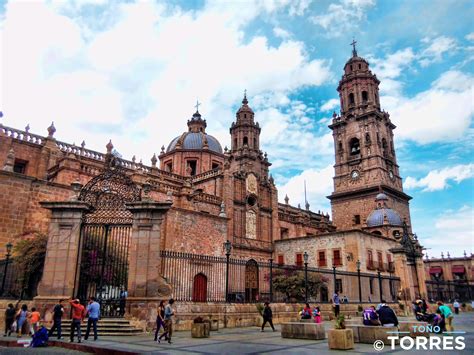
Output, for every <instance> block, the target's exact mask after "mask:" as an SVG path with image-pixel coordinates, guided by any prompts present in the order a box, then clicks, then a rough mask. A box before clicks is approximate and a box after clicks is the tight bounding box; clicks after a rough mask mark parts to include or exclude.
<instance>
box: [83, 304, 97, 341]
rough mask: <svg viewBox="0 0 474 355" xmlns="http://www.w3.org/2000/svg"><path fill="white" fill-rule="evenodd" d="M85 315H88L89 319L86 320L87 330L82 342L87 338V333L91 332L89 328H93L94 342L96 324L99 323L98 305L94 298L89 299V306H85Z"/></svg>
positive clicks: (95, 338)
mask: <svg viewBox="0 0 474 355" xmlns="http://www.w3.org/2000/svg"><path fill="white" fill-rule="evenodd" d="M87 314H88V315H89V319H87V329H86V336H85V337H84V340H87V339H88V338H89V333H90V330H91V326H92V327H93V328H94V341H95V340H97V322H98V321H99V317H100V304H99V303H98V302H97V300H96V299H95V297H91V298H90V299H89V304H88V305H87Z"/></svg>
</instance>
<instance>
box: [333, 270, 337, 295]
mask: <svg viewBox="0 0 474 355" xmlns="http://www.w3.org/2000/svg"><path fill="white" fill-rule="evenodd" d="M332 276H333V280H334V294H335V293H336V292H337V285H336V265H334V264H333V265H332Z"/></svg>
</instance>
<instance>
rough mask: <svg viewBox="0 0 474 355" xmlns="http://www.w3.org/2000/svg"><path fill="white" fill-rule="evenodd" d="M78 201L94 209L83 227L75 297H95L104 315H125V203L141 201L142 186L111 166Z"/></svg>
mask: <svg viewBox="0 0 474 355" xmlns="http://www.w3.org/2000/svg"><path fill="white" fill-rule="evenodd" d="M79 200H81V201H84V202H87V203H89V204H90V205H91V207H92V209H91V211H89V213H86V214H84V216H83V223H82V226H81V243H80V245H81V252H80V259H79V264H78V265H79V266H78V267H79V283H78V287H77V292H76V296H77V297H78V298H79V299H80V300H81V301H86V300H87V299H88V298H89V297H96V298H97V299H98V301H99V303H101V315H102V316H103V317H120V316H124V314H125V301H126V299H125V295H126V291H127V284H128V268H129V263H128V256H129V247H130V239H131V231H132V228H131V225H132V214H131V212H130V211H128V210H127V209H126V207H125V204H126V203H127V202H135V201H139V200H140V189H139V188H138V187H137V186H136V185H135V184H134V183H133V181H132V180H131V179H130V178H129V177H128V176H127V175H126V174H125V172H123V171H122V170H121V169H120V168H116V167H114V166H109V167H107V168H106V170H105V171H104V172H103V173H102V174H100V175H98V176H96V177H95V178H93V179H92V180H91V181H89V183H88V184H87V185H86V186H85V187H84V188H83V189H82V190H81V193H80V195H79Z"/></svg>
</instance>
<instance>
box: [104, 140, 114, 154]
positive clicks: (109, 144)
mask: <svg viewBox="0 0 474 355" xmlns="http://www.w3.org/2000/svg"><path fill="white" fill-rule="evenodd" d="M105 148H107V154H112V149H114V145H113V144H112V139H111V140H109V143H107V145H106V146H105Z"/></svg>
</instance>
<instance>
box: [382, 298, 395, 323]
mask: <svg viewBox="0 0 474 355" xmlns="http://www.w3.org/2000/svg"><path fill="white" fill-rule="evenodd" d="M377 314H378V315H379V321H380V324H382V325H383V326H384V327H396V326H398V318H397V315H396V314H395V312H394V311H393V309H391V308H390V307H389V306H387V305H386V304H385V300H382V303H381V304H380V308H379V310H378V311H377Z"/></svg>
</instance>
